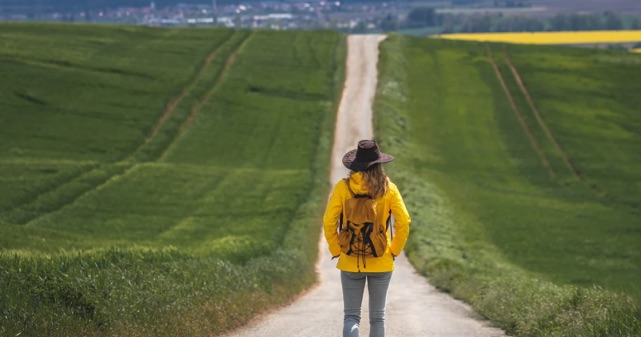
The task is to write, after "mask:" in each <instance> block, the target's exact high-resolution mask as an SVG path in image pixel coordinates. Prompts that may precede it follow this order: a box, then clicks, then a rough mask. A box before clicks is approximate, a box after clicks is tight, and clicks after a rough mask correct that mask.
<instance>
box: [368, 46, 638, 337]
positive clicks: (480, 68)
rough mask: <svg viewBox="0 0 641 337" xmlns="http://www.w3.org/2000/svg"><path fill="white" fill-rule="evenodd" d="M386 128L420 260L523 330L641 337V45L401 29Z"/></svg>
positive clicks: (411, 248)
mask: <svg viewBox="0 0 641 337" xmlns="http://www.w3.org/2000/svg"><path fill="white" fill-rule="evenodd" d="M382 55H383V56H382V57H383V59H382V61H383V64H384V67H383V68H382V75H381V76H382V83H383V84H381V85H380V86H379V91H378V92H379V97H378V98H377V103H376V107H377V108H376V113H377V116H378V123H377V125H376V129H375V132H377V133H378V135H379V138H380V139H381V140H382V141H383V142H384V143H383V144H384V146H385V148H386V149H389V151H390V152H391V153H398V156H397V161H396V162H395V163H396V165H395V166H393V167H390V170H393V171H391V173H392V174H393V175H394V176H396V177H402V179H401V180H400V182H399V185H400V186H404V187H405V188H406V189H408V190H409V193H408V196H407V198H406V199H407V203H408V208H409V209H411V210H413V218H414V219H415V221H413V229H412V235H411V236H410V241H409V242H408V254H409V256H410V260H411V261H412V263H413V264H414V265H415V266H416V267H417V268H418V269H419V270H421V271H422V272H423V273H424V274H425V275H427V276H429V277H430V280H431V282H433V283H435V284H436V285H437V286H438V287H440V288H441V289H444V290H446V291H448V292H451V293H452V294H453V295H454V296H456V297H459V298H463V299H465V300H466V301H468V302H470V303H471V304H472V305H473V306H474V307H475V309H476V310H477V311H478V312H480V313H481V314H482V315H484V316H485V317H488V318H490V319H491V320H492V321H494V322H495V323H497V324H499V325H500V326H501V327H502V328H504V329H506V332H507V333H508V334H513V335H516V336H636V335H638V334H639V333H640V332H641V325H640V324H639V322H638V317H639V314H640V313H641V308H640V307H639V305H638V303H639V302H638V299H639V298H640V297H641V287H640V286H639V282H638V280H639V278H641V263H640V261H641V246H639V244H638V242H639V240H640V239H641V237H640V236H639V234H640V233H641V209H640V208H639V205H640V203H641V194H640V193H639V191H641V188H640V187H641V186H640V185H639V184H638V182H639V181H640V179H641V173H640V171H639V170H638V168H639V165H640V164H641V157H640V156H639V151H638V149H639V148H640V147H641V124H640V123H639V122H640V120H639V116H638V107H639V105H641V99H640V97H639V95H638V94H637V93H638V92H639V91H640V90H641V86H640V84H639V83H638V81H637V79H638V78H639V76H640V75H641V57H639V55H635V54H630V53H626V52H620V51H605V50H590V49H579V48H568V47H549V46H546V47H537V46H522V45H502V44H490V43H488V44H484V43H476V42H457V41H446V40H438V39H417V38H404V37H393V38H391V39H389V40H387V41H386V42H385V43H384V46H383V52H382Z"/></svg>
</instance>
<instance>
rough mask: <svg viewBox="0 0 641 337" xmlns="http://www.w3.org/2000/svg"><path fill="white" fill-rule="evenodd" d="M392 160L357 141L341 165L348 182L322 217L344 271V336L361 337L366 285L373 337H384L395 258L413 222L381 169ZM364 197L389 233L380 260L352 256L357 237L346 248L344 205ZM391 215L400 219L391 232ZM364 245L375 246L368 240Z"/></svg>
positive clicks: (373, 146)
mask: <svg viewBox="0 0 641 337" xmlns="http://www.w3.org/2000/svg"><path fill="white" fill-rule="evenodd" d="M392 160H394V157H392V156H390V155H388V154H385V153H382V152H380V151H379V149H378V145H377V144H376V142H375V141H373V140H362V141H360V142H358V148H357V149H355V150H352V151H349V152H347V154H345V156H344V157H343V165H345V167H347V168H348V169H349V170H350V174H349V177H348V178H347V179H344V180H341V181H339V182H338V183H336V185H335V186H334V190H333V191H332V195H331V196H330V199H329V203H328V205H327V209H326V210H325V215H324V217H323V229H324V232H325V238H326V239H327V243H328V244H329V250H330V252H331V254H332V256H333V258H338V263H337V265H336V267H337V268H338V269H340V270H341V284H342V287H343V303H344V310H345V318H344V324H343V337H358V336H359V325H360V321H361V303H362V300H363V291H364V289H365V283H366V282H367V289H368V291H369V316H370V337H384V336H385V302H386V299H387V289H388V288H389V284H390V280H391V278H392V271H393V270H394V258H395V257H396V256H398V255H399V254H400V253H401V252H402V251H403V247H404V246H405V242H406V241H407V237H408V236H409V224H410V221H411V220H410V216H409V214H408V212H407V209H406V208H405V204H404V203H403V198H402V197H401V194H400V193H399V191H398V189H397V187H396V185H394V184H393V183H392V182H391V181H390V180H389V178H388V177H387V176H386V175H385V172H384V170H383V166H382V164H383V163H388V162H391V161H392ZM362 195H368V196H369V197H371V199H372V200H374V203H372V205H373V206H372V207H373V208H375V209H376V211H375V218H376V221H375V222H376V223H377V224H378V225H379V226H382V227H379V228H384V229H385V239H383V240H386V241H387V242H383V243H382V245H383V246H382V247H383V248H382V249H381V251H382V252H383V254H382V255H381V254H380V253H379V254H373V255H380V256H377V257H376V256H373V255H372V254H365V253H364V251H360V252H354V251H353V249H352V248H350V245H352V243H353V242H354V241H359V240H360V239H359V238H357V239H356V240H354V239H351V242H348V243H345V237H346V236H348V235H349V234H348V233H347V228H348V226H347V224H345V223H344V222H345V221H344V220H345V219H344V218H345V216H344V212H345V210H346V202H347V200H348V199H352V198H354V197H355V196H356V197H359V196H362ZM350 207H351V206H350ZM390 215H392V216H393V217H394V219H395V220H396V222H395V223H394V225H393V228H392V226H390V227H389V228H387V227H385V223H386V221H387V219H388V218H389V217H390ZM339 227H340V230H339ZM392 229H393V231H392V233H393V237H392V239H390V235H389V232H390V231H391V230H392ZM339 232H340V234H342V235H339ZM339 236H341V238H340V239H339ZM365 241H370V242H371V240H368V239H366V240H365ZM374 241H375V239H374Z"/></svg>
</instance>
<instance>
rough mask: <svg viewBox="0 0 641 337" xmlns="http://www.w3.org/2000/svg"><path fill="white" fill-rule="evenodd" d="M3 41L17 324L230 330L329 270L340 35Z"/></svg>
mask: <svg viewBox="0 0 641 337" xmlns="http://www.w3.org/2000/svg"><path fill="white" fill-rule="evenodd" d="M0 40H2V44H1V45H0V74H2V75H0V76H2V81H0V121H1V122H0V171H1V172H2V177H1V178H0V179H1V180H2V182H1V186H2V188H1V189H0V312H3V313H4V315H5V316H4V317H6V318H8V319H3V320H2V321H0V335H3V336H4V335H16V334H19V333H22V334H25V335H46V336H69V335H77V336H80V335H95V334H96V333H98V332H101V333H107V334H110V335H127V336H136V335H141V336H149V335H155V336H159V335H161V336H162V335H167V336H170V335H171V336H177V335H185V336H193V335H198V334H200V335H205V334H211V333H217V332H220V331H222V330H225V329H228V328H230V327H234V326H237V325H240V324H242V323H243V322H244V321H246V320H247V319H249V318H251V317H252V316H253V315H255V314H256V313H258V312H260V311H262V310H265V309H266V308H268V307H270V306H273V305H276V304H278V303H281V302H283V301H286V300H288V299H289V297H290V296H291V295H292V294H295V293H297V292H298V291H300V290H301V289H304V288H305V287H307V286H309V284H310V283H311V282H313V281H314V270H313V261H314V260H315V257H316V253H317V252H316V249H314V248H313V247H314V245H315V243H316V242H317V234H318V228H317V226H315V225H314V224H315V221H311V219H317V218H318V217H320V216H321V214H322V199H323V197H322V195H326V192H327V191H326V189H327V178H326V177H327V174H326V170H327V168H326V164H325V163H326V162H327V161H328V160H329V151H330V150H329V148H330V145H331V144H329V141H328V140H327V139H331V134H332V128H333V120H334V112H335V105H336V100H337V99H336V97H337V93H338V90H340V88H341V85H340V83H342V80H341V77H342V70H341V69H342V67H343V58H344V46H343V44H344V42H343V41H342V38H341V37H340V36H339V35H338V34H336V33H332V32H315V33H310V32H285V33H281V32H273V31H232V30H226V29H213V30H211V29H151V28H144V27H124V26H123V27H121V26H82V25H56V24H2V25H1V26H0ZM319 139H321V140H323V141H319ZM222 303H228V305H222ZM230 317H233V319H230ZM159 322H162V323H159Z"/></svg>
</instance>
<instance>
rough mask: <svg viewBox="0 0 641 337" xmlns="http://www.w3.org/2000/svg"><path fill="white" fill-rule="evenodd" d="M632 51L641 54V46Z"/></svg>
mask: <svg viewBox="0 0 641 337" xmlns="http://www.w3.org/2000/svg"><path fill="white" fill-rule="evenodd" d="M632 52H633V53H639V54H641V48H638V49H632Z"/></svg>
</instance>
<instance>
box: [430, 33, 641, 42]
mask: <svg viewBox="0 0 641 337" xmlns="http://www.w3.org/2000/svg"><path fill="white" fill-rule="evenodd" d="M440 37H441V38H444V39H450V40H468V41H485V42H507V43H522V44H590V43H626V42H638V41H641V31H639V30H621V31H589V32H517V33H473V34H446V35H440Z"/></svg>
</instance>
